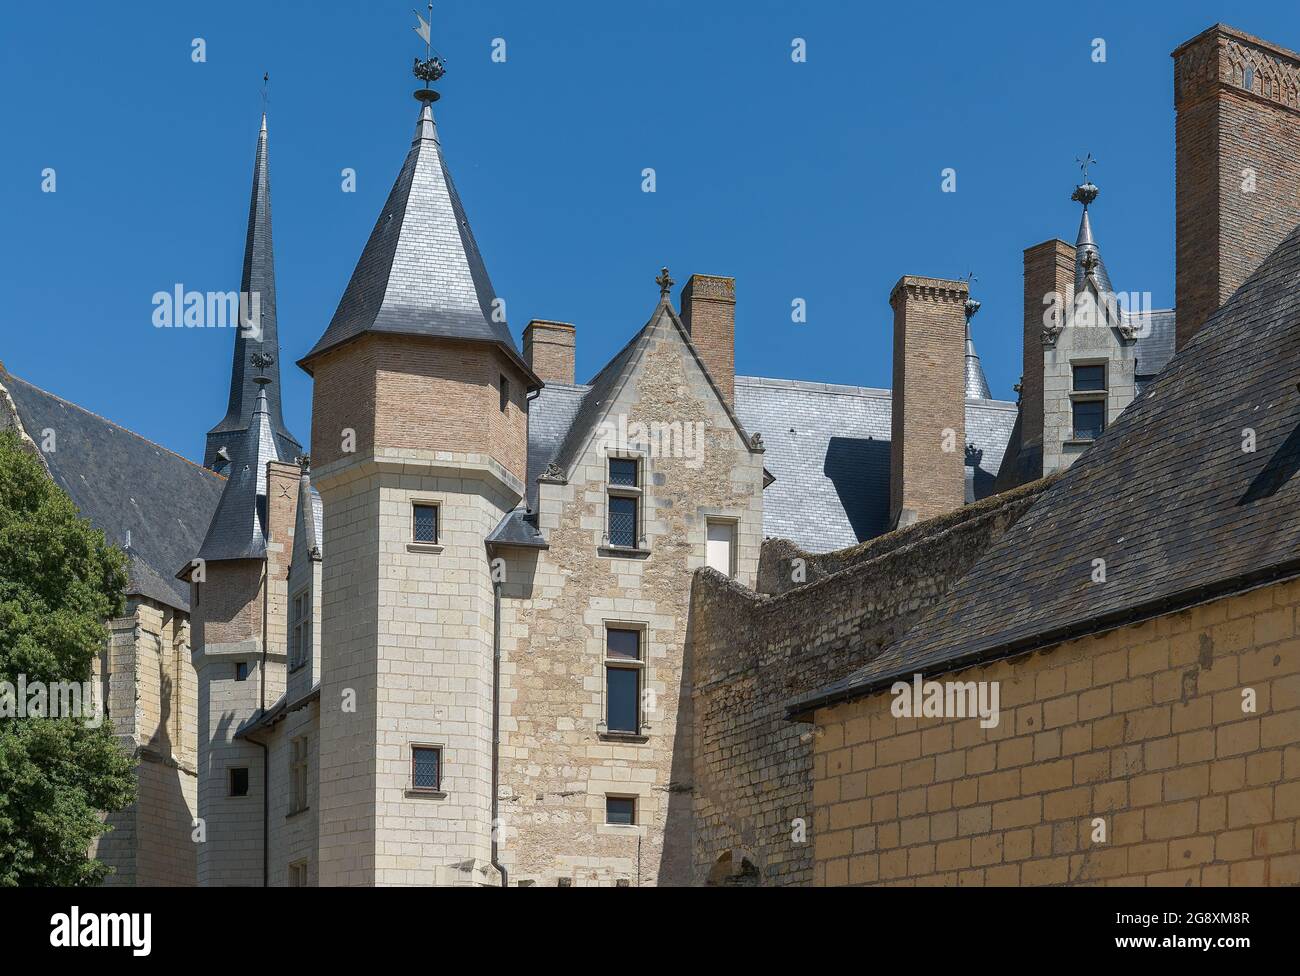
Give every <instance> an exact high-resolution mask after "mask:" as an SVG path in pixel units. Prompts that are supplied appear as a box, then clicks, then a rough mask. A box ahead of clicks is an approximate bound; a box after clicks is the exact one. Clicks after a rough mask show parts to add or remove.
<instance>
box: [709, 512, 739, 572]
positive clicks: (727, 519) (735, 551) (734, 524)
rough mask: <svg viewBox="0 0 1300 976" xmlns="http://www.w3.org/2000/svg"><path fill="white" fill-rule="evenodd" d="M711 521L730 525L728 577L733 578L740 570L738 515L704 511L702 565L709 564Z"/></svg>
mask: <svg viewBox="0 0 1300 976" xmlns="http://www.w3.org/2000/svg"><path fill="white" fill-rule="evenodd" d="M713 523H717V524H719V525H729V526H731V569H730V570H729V571H728V572H727V577H728V579H735V578H736V577H737V575H738V574H739V572H740V516H739V515H728V514H725V513H722V512H717V513H714V512H705V513H704V565H705V566H707V565H708V564H709V526H710V525H711V524H713Z"/></svg>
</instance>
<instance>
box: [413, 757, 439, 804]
mask: <svg viewBox="0 0 1300 976" xmlns="http://www.w3.org/2000/svg"><path fill="white" fill-rule="evenodd" d="M411 789H413V790H420V791H423V792H426V793H437V792H439V791H440V790H441V789H442V750H441V749H438V748H436V747H434V746H412V747H411Z"/></svg>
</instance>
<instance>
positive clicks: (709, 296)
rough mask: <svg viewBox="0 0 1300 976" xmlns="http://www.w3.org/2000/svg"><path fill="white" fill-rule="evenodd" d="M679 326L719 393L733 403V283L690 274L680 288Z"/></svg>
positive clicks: (734, 367) (723, 279) (728, 279)
mask: <svg viewBox="0 0 1300 976" xmlns="http://www.w3.org/2000/svg"><path fill="white" fill-rule="evenodd" d="M681 307H682V315H681V318H682V324H683V325H685V326H686V331H688V332H689V333H690V334H691V342H692V343H693V344H694V346H695V348H696V349H697V350H698V351H699V354H700V358H701V359H703V360H704V365H705V367H706V368H707V369H708V371H709V375H710V376H712V377H713V382H714V383H716V384H717V385H718V389H720V390H721V391H722V399H723V400H725V401H726V402H727V406H731V405H733V404H734V403H735V402H736V279H735V278H727V277H723V276H722V275H704V274H693V275H691V276H690V278H689V279H687V281H686V284H685V285H683V286H682V294H681Z"/></svg>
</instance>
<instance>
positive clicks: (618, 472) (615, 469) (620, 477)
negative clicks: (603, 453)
mask: <svg viewBox="0 0 1300 976" xmlns="http://www.w3.org/2000/svg"><path fill="white" fill-rule="evenodd" d="M636 469H637V462H636V458H610V459H609V483H610V484H611V485H618V486H621V487H625V488H635V487H636V485H637V477H636V476H637V470H636Z"/></svg>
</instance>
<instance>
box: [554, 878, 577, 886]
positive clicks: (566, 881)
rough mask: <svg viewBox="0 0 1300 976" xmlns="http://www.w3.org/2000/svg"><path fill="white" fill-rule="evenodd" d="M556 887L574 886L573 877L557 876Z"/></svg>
mask: <svg viewBox="0 0 1300 976" xmlns="http://www.w3.org/2000/svg"><path fill="white" fill-rule="evenodd" d="M555 887H557V888H572V887H573V879H572V878H556V879H555Z"/></svg>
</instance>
